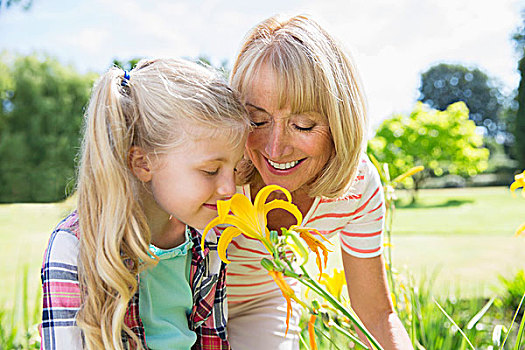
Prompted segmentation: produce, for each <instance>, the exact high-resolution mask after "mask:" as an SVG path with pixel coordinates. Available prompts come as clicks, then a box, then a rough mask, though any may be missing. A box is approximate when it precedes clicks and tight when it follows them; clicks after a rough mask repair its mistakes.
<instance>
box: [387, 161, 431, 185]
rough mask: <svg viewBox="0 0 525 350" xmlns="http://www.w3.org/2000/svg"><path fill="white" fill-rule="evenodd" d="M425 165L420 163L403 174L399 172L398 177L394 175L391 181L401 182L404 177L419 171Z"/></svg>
mask: <svg viewBox="0 0 525 350" xmlns="http://www.w3.org/2000/svg"><path fill="white" fill-rule="evenodd" d="M424 169H425V167H424V166H422V165H420V166H415V167H413V168H410V169H409V170H408V171H407V172H405V173H404V174H401V175H399V176H398V177H396V178H395V179H394V180H392V182H393V183H398V182H401V181H403V180H404V179H406V178H407V177H409V176H412V175H414V174H415V173H419V172H420V171H422V170H424Z"/></svg>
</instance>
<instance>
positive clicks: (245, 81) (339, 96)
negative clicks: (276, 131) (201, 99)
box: [230, 16, 368, 198]
mask: <svg viewBox="0 0 525 350" xmlns="http://www.w3.org/2000/svg"><path fill="white" fill-rule="evenodd" d="M263 66H264V67H268V68H270V69H271V70H272V71H273V73H274V75H275V78H276V81H277V84H276V85H277V86H275V88H276V89H277V93H278V96H279V104H280V106H278V107H279V108H282V107H284V106H286V105H289V106H290V108H291V112H292V113H300V112H306V111H315V112H318V113H320V114H322V115H324V116H326V117H327V119H328V123H329V125H330V131H331V134H332V140H333V144H334V148H335V154H334V155H333V156H332V157H331V159H330V160H329V161H328V163H327V164H326V166H325V168H324V169H323V170H322V171H321V173H320V174H318V175H317V177H316V178H315V179H314V181H313V182H312V183H311V184H310V188H309V194H310V196H312V197H315V196H324V197H331V198H334V197H339V196H341V195H342V194H343V193H344V192H345V191H347V190H348V189H349V187H350V186H351V184H352V183H353V179H354V177H355V175H356V171H357V165H358V162H359V157H360V153H361V152H362V151H363V146H364V143H365V140H364V139H365V134H366V132H367V129H368V118H367V113H366V100H365V96H364V93H363V89H362V87H361V84H360V80H359V77H358V74H357V71H356V68H355V66H354V64H353V62H352V60H351V58H350V57H349V55H348V54H346V53H345V51H344V50H343V48H342V46H341V45H340V44H339V43H338V42H336V41H335V40H334V38H332V37H331V36H330V35H329V34H328V33H327V32H326V31H324V30H323V28H321V26H319V24H318V23H316V22H315V21H314V20H313V19H311V18H309V17H307V16H296V17H291V18H281V17H278V16H276V17H271V18H268V19H266V20H264V21H263V22H261V23H259V24H258V25H257V26H255V27H254V28H253V29H252V30H251V31H250V32H249V33H248V35H247V37H246V38H245V41H244V44H243V45H242V47H241V50H240V53H239V55H238V57H237V61H236V62H235V65H234V67H233V71H232V74H231V78H230V83H231V85H232V87H233V88H235V89H237V90H238V91H239V92H240V93H241V96H242V97H243V99H245V97H246V96H247V95H248V94H250V93H251V92H252V89H253V87H254V86H253V81H254V79H255V78H256V77H257V75H258V73H259V71H260V69H261V67H263ZM242 170H243V171H242V174H243V176H244V179H243V180H244V182H250V181H252V180H253V178H254V175H255V169H254V166H253V164H251V162H250V163H249V164H248V166H247V167H245V168H244V169H242Z"/></svg>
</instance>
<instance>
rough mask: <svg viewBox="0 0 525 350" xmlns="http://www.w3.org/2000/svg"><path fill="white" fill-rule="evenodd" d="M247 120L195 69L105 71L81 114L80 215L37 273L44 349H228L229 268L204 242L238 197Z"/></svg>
mask: <svg viewBox="0 0 525 350" xmlns="http://www.w3.org/2000/svg"><path fill="white" fill-rule="evenodd" d="M249 125H250V124H249V121H248V118H247V115H246V111H245V109H244V107H243V105H242V104H241V103H240V102H239V100H238V99H237V97H236V96H235V94H234V93H233V92H232V90H230V89H229V88H228V86H227V85H226V84H225V83H224V82H223V80H222V79H221V78H220V76H219V75H218V74H217V73H215V72H212V71H211V70H209V69H207V68H204V67H202V66H200V65H198V64H196V63H191V62H187V61H183V60H176V59H158V60H143V61H141V62H139V63H138V65H137V66H136V68H134V69H133V70H132V71H130V72H127V71H123V70H121V69H118V68H112V69H110V70H109V71H108V72H107V73H106V74H105V75H103V76H102V77H101V78H100V80H99V81H98V83H97V84H96V86H95V88H94V90H93V94H92V97H91V101H90V104H89V107H88V110H87V114H86V121H85V129H84V139H83V144H82V152H81V160H80V168H79V172H78V184H77V186H78V189H77V192H78V209H77V210H76V211H74V212H73V213H72V214H70V215H69V216H68V217H67V218H66V219H64V220H63V221H62V222H61V223H60V224H59V225H58V226H57V228H56V229H55V231H54V232H53V234H52V236H51V239H50V241H49V246H48V248H47V250H46V252H45V256H44V263H43V266H42V285H43V290H44V292H43V299H44V305H43V316H42V328H41V335H42V349H68V350H69V349H82V348H86V349H130V348H133V349H147V348H150V349H190V348H192V347H193V349H229V348H230V347H229V344H228V342H227V339H226V328H225V326H226V318H227V315H225V309H224V308H223V307H224V303H225V277H226V276H225V270H224V265H222V264H221V263H220V260H219V259H218V256H217V252H216V249H217V248H216V238H215V239H214V238H213V237H212V239H211V240H210V241H208V242H207V245H206V247H205V249H204V251H202V250H201V249H200V244H199V241H200V237H201V236H200V234H199V233H198V232H197V231H196V230H195V229H203V228H204V227H205V225H206V224H207V222H208V221H210V220H211V219H213V218H214V217H215V216H216V214H217V210H216V209H217V207H216V203H217V200H221V199H227V198H229V197H231V196H232V195H233V194H234V193H235V182H234V170H235V166H236V164H237V162H238V161H239V160H240V158H241V157H242V154H243V149H244V142H245V136H246V133H247V131H248V129H249Z"/></svg>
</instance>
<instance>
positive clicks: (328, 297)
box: [299, 266, 383, 350]
mask: <svg viewBox="0 0 525 350" xmlns="http://www.w3.org/2000/svg"><path fill="white" fill-rule="evenodd" d="M301 270H302V271H303V274H304V277H303V278H302V279H299V282H301V283H303V284H304V285H306V286H307V287H309V288H310V289H312V290H313V291H314V292H316V293H317V294H319V295H320V296H321V297H323V298H324V299H325V300H326V301H328V302H329V303H330V304H332V306H333V307H334V308H336V309H337V310H339V311H340V312H341V313H342V314H343V315H344V316H346V317H348V318H349V319H350V320H351V321H352V322H353V323H354V324H355V325H356V326H357V328H359V330H360V331H361V332H363V334H364V335H365V336H366V338H367V339H368V341H369V342H370V344H372V346H374V347H375V348H376V349H379V350H383V348H382V347H381V345H379V343H378V341H377V340H376V339H375V338H374V337H373V336H372V334H370V332H369V331H368V330H367V329H366V327H365V326H364V325H363V323H362V322H361V320H360V319H359V317H357V315H356V314H355V313H354V312H350V311H349V310H348V309H347V308H346V307H345V306H344V305H342V304H341V303H340V302H339V300H337V299H335V298H334V297H333V296H332V295H331V294H330V293H328V292H327V291H326V290H324V288H323V287H322V286H321V285H320V284H319V283H318V282H317V281H316V280H315V279H313V278H312V277H311V276H310V274H309V273H308V271H306V269H305V268H304V266H301ZM305 278H306V279H308V280H307V281H306V280H305ZM352 311H353V310H352Z"/></svg>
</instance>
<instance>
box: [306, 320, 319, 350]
mask: <svg viewBox="0 0 525 350" xmlns="http://www.w3.org/2000/svg"><path fill="white" fill-rule="evenodd" d="M316 318H317V315H310V320H309V321H308V337H309V338H310V349H311V350H317V344H316V343H315V319H316Z"/></svg>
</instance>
